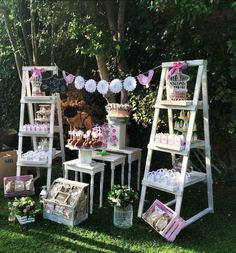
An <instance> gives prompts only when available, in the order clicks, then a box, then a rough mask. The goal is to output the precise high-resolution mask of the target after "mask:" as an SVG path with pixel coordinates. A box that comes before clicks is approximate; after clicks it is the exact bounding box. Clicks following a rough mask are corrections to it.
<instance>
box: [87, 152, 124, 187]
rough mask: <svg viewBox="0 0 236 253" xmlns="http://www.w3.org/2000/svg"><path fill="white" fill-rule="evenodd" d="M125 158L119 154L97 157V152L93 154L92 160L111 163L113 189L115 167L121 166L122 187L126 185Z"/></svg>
mask: <svg viewBox="0 0 236 253" xmlns="http://www.w3.org/2000/svg"><path fill="white" fill-rule="evenodd" d="M125 157H126V156H125V155H118V154H109V155H104V156H102V155H97V151H93V153H92V159H94V160H99V161H103V162H110V163H111V188H112V186H113V185H114V176H115V167H116V166H118V165H121V185H124V168H125Z"/></svg>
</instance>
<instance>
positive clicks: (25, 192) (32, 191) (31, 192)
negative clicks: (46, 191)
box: [3, 175, 35, 197]
mask: <svg viewBox="0 0 236 253" xmlns="http://www.w3.org/2000/svg"><path fill="white" fill-rule="evenodd" d="M33 179H34V176H33V175H24V176H13V177H4V178H3V185H4V196H5V197H20V196H22V197H25V196H32V195H34V194H35V188H34V183H32V184H33V187H32V189H30V190H26V188H25V189H24V190H22V191H15V190H12V191H11V192H7V190H6V185H7V183H8V182H10V181H13V182H14V183H15V182H16V181H23V182H24V184H25V183H26V181H29V180H33Z"/></svg>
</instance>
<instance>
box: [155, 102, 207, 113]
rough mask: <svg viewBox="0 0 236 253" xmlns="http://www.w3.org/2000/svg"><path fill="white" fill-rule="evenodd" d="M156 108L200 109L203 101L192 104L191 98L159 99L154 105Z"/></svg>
mask: <svg viewBox="0 0 236 253" xmlns="http://www.w3.org/2000/svg"><path fill="white" fill-rule="evenodd" d="M154 108H158V109H170V108H171V109H176V110H189V111H194V110H195V109H202V108H203V103H202V101H199V102H198V104H197V105H195V104H193V101H192V100H159V101H157V102H156V104H155V105H154Z"/></svg>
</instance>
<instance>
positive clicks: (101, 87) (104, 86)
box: [97, 80, 109, 95]
mask: <svg viewBox="0 0 236 253" xmlns="http://www.w3.org/2000/svg"><path fill="white" fill-rule="evenodd" d="M97 90H98V92H99V93H101V94H102V95H105V94H107V92H108V90H109V83H108V82H107V81H106V80H101V81H99V82H98V85H97Z"/></svg>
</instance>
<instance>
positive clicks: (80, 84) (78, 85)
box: [75, 76, 85, 90]
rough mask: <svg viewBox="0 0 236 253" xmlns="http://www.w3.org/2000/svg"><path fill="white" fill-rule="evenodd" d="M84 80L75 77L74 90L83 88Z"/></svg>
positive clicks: (80, 77)
mask: <svg viewBox="0 0 236 253" xmlns="http://www.w3.org/2000/svg"><path fill="white" fill-rule="evenodd" d="M84 84H85V80H84V78H83V77H82V76H77V77H76V78H75V88H76V89H78V90H81V89H83V88H84Z"/></svg>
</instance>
